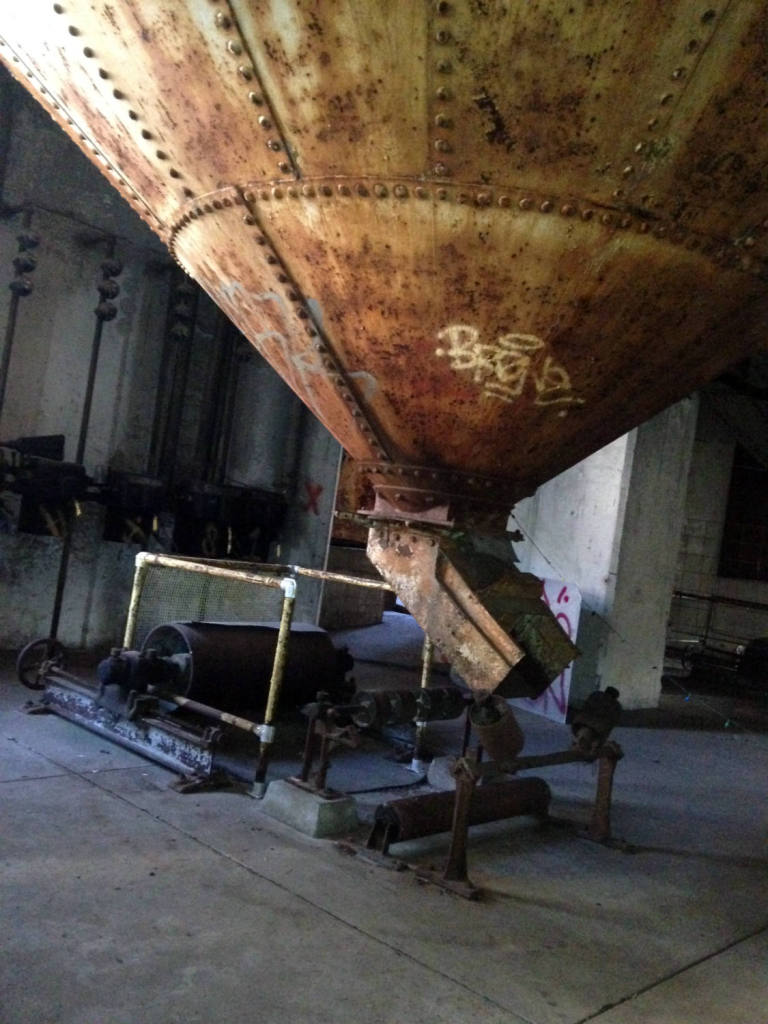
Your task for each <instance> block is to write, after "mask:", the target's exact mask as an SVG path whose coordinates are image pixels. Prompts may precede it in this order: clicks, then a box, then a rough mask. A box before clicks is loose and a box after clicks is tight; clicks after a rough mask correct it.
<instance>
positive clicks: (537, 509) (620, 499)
mask: <svg viewBox="0 0 768 1024" xmlns="http://www.w3.org/2000/svg"><path fill="white" fill-rule="evenodd" d="M695 419H696V402H695V400H692V399H687V400H685V401H684V402H681V403H679V404H678V405H676V406H673V407H672V408H671V409H668V410H667V411H666V412H664V413H661V414H660V415H659V416H657V417H655V418H654V419H652V420H650V421H649V422H648V423H646V424H643V426H641V427H639V428H638V429H637V430H636V431H633V432H632V433H631V434H628V435H626V436H625V437H622V438H619V439H618V440H616V441H614V442H613V443H612V444H610V445H608V446H606V447H605V448H603V449H602V450H601V451H599V452H596V453H595V454H594V455H592V456H591V457H590V458H588V459H586V460H584V462H581V463H579V464H578V465H577V466H574V467H572V468H571V469H570V470H567V471H566V472H565V473H563V474H561V475H560V476H559V477H556V478H555V479H554V480H551V481H549V482H548V483H547V484H545V485H544V486H543V487H541V488H539V490H538V491H537V492H536V494H535V495H534V496H533V497H532V498H529V499H527V501H526V502H521V503H520V505H518V506H517V508H516V509H515V510H514V512H513V515H512V518H511V522H510V527H512V528H514V526H515V525H517V526H519V527H520V529H521V530H522V532H523V533H524V535H525V540H524V541H523V543H521V544H519V545H516V548H515V550H516V552H517V553H518V555H519V557H520V562H521V568H523V569H525V570H527V571H530V572H533V573H535V574H536V575H537V576H541V577H551V578H555V579H563V580H565V581H567V582H570V583H575V584H576V585H577V586H578V587H579V589H580V590H581V592H582V601H583V603H582V612H581V619H580V623H579V634H578V638H577V643H578V646H579V648H580V649H581V651H582V656H581V657H580V658H579V659H577V661H576V664H575V666H574V673H573V680H572V684H571V701H572V703H576V704H578V703H579V702H580V701H582V700H583V699H584V697H585V696H586V695H587V694H588V693H589V692H590V691H591V690H593V689H595V688H596V687H602V688H604V687H605V686H607V685H616V686H618V687H619V689H620V690H621V693H622V702H623V703H624V705H625V706H626V707H646V706H653V705H654V704H655V703H656V702H657V700H658V695H659V692H660V686H661V669H662V663H663V652H664V640H665V628H666V621H667V616H668V610H669V604H670V600H671V596H672V589H673V582H674V574H675V568H676V554H677V550H678V544H679V537H680V531H681V529H682V522H683V510H684V501H685V486H686V481H687V470H688V462H689V460H690V454H691V448H692V444H693V436H694V426H695Z"/></svg>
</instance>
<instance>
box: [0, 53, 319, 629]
mask: <svg viewBox="0 0 768 1024" xmlns="http://www.w3.org/2000/svg"><path fill="white" fill-rule="evenodd" d="M0 94H2V95H1V96H0V98H1V99H2V100H3V103H2V111H3V113H4V115H9V114H10V117H9V116H5V117H4V122H3V129H4V141H5V143H6V144H5V146H4V152H3V159H0V200H1V201H2V207H0V275H1V274H2V273H3V268H5V273H6V274H7V280H8V281H10V279H11V277H12V276H13V269H12V260H13V257H14V256H15V255H16V252H17V241H16V235H17V234H18V231H19V229H20V226H21V214H20V212H19V210H20V208H30V209H31V210H32V211H33V213H32V216H33V223H32V225H31V229H32V230H33V231H35V232H36V233H38V234H39V235H40V236H41V245H40V247H39V249H38V250H37V252H36V255H37V259H38V266H37V269H36V270H35V272H34V273H33V274H32V275H31V277H32V280H33V282H34V291H33V293H32V294H31V295H30V296H28V297H25V298H23V299H21V301H20V304H19V314H18V327H17V332H16V336H15V340H14V347H13V355H12V359H11V365H10V370H9V377H8V386H7V392H6V401H5V405H4V408H3V410H2V416H1V418H0V440H1V439H3V438H4V439H12V438H13V437H17V436H29V435H36V434H46V433H63V434H64V435H65V437H66V451H65V457H66V458H67V459H73V458H74V455H75V450H76V444H77V437H78V433H79V427H80V419H81V412H82V405H83V397H84V392H85V384H86V377H87V370H88V363H89V360H90V352H91V343H92V338H93V331H94V326H95V318H94V316H93V309H94V307H95V306H96V303H97V302H98V298H99V297H98V293H97V290H96V282H97V280H98V279H100V277H101V271H100V263H101V261H102V260H103V258H104V256H105V254H106V251H107V244H108V238H110V237H114V238H115V239H116V251H115V256H116V257H117V258H119V259H120V260H121V261H122V263H123V264H124V270H123V272H122V274H121V275H120V276H119V277H118V282H119V284H120V289H121V291H120V295H119V296H118V298H117V299H116V300H115V301H116V304H117V306H118V315H117V317H116V319H115V320H113V321H111V322H108V323H106V324H105V325H104V331H103V338H102V345H101V353H100V359H99V366H98V375H97V381H96V390H95V394H94V400H93V406H92V412H91V421H90V422H91V426H90V430H89V436H88V443H87V446H86V449H85V457H84V462H85V466H86V469H87V471H88V473H89V474H90V475H91V476H92V477H94V478H95V479H97V480H100V479H102V478H103V477H104V475H105V474H106V471H107V469H108V468H110V467H111V468H114V469H119V470H121V471H126V472H134V473H142V472H144V471H145V468H146V457H147V451H148V447H149V442H150V436H151V426H152V417H153V411H154V408H155V401H156V392H157V383H158V376H159V370H160V360H161V354H162V348H163V338H164V332H165V323H166V310H167V304H168V298H169V286H170V280H171V276H170V270H171V267H172V263H171V260H170V257H169V254H168V253H167V252H166V251H165V249H164V247H163V246H162V245H161V243H160V242H159V240H158V239H157V238H156V237H155V236H154V235H153V234H152V232H151V231H150V230H149V229H148V228H147V227H146V226H145V225H144V224H143V223H142V222H141V221H140V220H139V219H138V218H137V217H136V215H135V214H134V213H133V211H132V210H131V209H130V208H129V207H128V206H127V204H125V203H124V202H123V200H122V199H121V198H120V196H119V195H118V194H117V193H116V192H114V191H113V190H112V189H111V188H110V187H109V185H108V183H107V181H106V179H104V178H103V176H102V175H101V174H100V173H99V172H98V171H97V170H96V168H95V167H93V166H92V165H91V164H90V163H89V162H88V161H87V160H86V159H85V157H83V156H82V154H80V152H79V151H78V150H77V149H76V148H75V147H74V146H73V145H72V144H71V143H70V142H69V141H68V139H67V138H66V137H65V136H64V135H63V134H62V133H61V132H60V131H59V129H58V128H57V127H56V126H55V125H54V124H53V123H52V122H51V121H50V119H49V118H48V117H47V116H46V115H45V114H44V112H43V111H42V110H41V109H40V108H38V107H37V106H36V105H35V104H34V102H33V101H32V100H31V99H30V98H29V97H27V95H26V94H25V93H24V91H23V90H21V89H20V88H19V87H17V86H16V85H15V83H13V82H11V80H10V79H9V78H8V76H7V75H6V74H5V72H2V71H0ZM0 280H2V278H1V277H0ZM10 294H11V293H10V291H9V290H8V289H7V288H6V287H5V286H2V287H0V324H2V325H3V326H4V325H5V322H6V315H7V311H8V304H9V301H10ZM199 312H200V317H199V325H198V333H197V334H196V338H195V342H194V346H193V350H192V362H191V366H190V375H189V388H188V392H187V400H186V402H185V405H184V409H183V415H182V418H181V429H180V434H179V439H178V444H177V446H176V450H175V452H174V454H175V457H176V465H175V467H174V471H175V478H176V479H177V480H178V479H181V478H183V477H185V476H189V475H191V476H192V477H194V475H195V473H196V472H198V471H199V470H200V468H201V467H200V466H199V465H197V462H198V461H199V453H198V452H197V451H196V441H197V431H198V425H199V415H200V407H201V405H202V404H203V402H204V397H205V392H206V382H207V380H208V379H209V378H210V372H211V365H210V358H209V355H208V353H209V350H210V346H209V345H208V344H207V343H206V338H207V339H208V340H210V338H211V337H212V335H213V331H214V329H215V324H214V318H215V312H214V310H213V307H211V305H210V303H209V302H208V300H207V299H206V298H205V297H203V298H202V299H201V306H200V310H199ZM301 410H302V407H301V404H300V403H299V401H298V399H296V398H295V396H294V395H293V393H292V392H290V391H289V390H288V389H287V387H286V386H285V385H284V384H283V382H282V381H281V380H280V378H279V377H278V376H277V375H276V374H275V373H274V372H273V371H272V370H271V368H270V367H269V366H267V364H266V363H265V362H264V361H263V360H262V359H261V357H260V356H258V355H257V354H256V353H255V352H253V353H250V354H246V355H245V356H244V358H242V359H241V361H240V363H239V375H238V378H237V390H236V397H235V412H234V422H233V430H232V447H231V450H230V453H229V460H228V462H227V465H226V467H225V474H224V480H225V482H231V483H236V484H239V485H243V486H253V487H260V488H263V489H267V490H284V491H285V493H286V494H287V495H288V498H289V502H290V511H289V516H288V521H287V525H286V532H285V534H284V536H283V537H281V542H280V545H279V549H278V551H276V552H275V557H279V558H280V559H281V560H283V561H287V562H290V563H299V564H304V565H309V566H312V567H320V566H323V565H324V564H325V558H326V553H327V547H328V535H329V524H330V517H331V515H332V509H333V500H334V494H335V487H336V480H337V473H338V463H339V446H338V445H337V444H336V442H335V441H333V440H332V439H331V438H330V436H329V435H328V434H327V432H326V431H325V430H324V428H322V427H321V426H320V424H319V423H317V421H316V420H315V419H314V418H313V417H312V416H311V415H310V414H306V415H305V414H304V413H303V412H302V411H301ZM0 501H1V502H2V507H0V647H18V646H20V645H21V644H23V643H26V642H27V641H29V640H30V639H34V638H36V637H39V636H42V635H46V634H47V632H48V626H49V621H50V612H51V608H52V605H53V596H54V589H55V580H56V573H57V568H58V562H59V552H60V548H61V542H60V540H58V539H56V538H55V537H53V536H36V535H30V534H26V533H21V532H16V526H17V521H18V509H19V501H18V498H17V497H16V496H14V495H11V494H8V493H4V494H0ZM103 527H104V510H103V508H101V507H100V506H98V505H94V504H92V503H88V502H84V503H82V504H81V514H80V516H79V517H78V518H77V521H76V526H75V533H74V543H73V555H72V560H71V564H70V574H69V581H68V585H67V590H66V598H65V603H64V608H63V611H62V620H61V628H60V634H59V635H60V638H61V639H62V641H63V642H64V643H65V644H66V645H69V646H74V647H84V646H88V647H90V646H109V645H111V644H113V643H116V642H118V641H119V640H120V638H121V636H122V630H123V622H124V617H125V610H126V606H127V600H128V594H129V591H130V585H131V580H132V575H133V562H134V556H135V554H136V552H137V550H138V546H136V545H131V544H124V543H115V542H108V541H104V540H103V539H102V533H103ZM320 590H321V588H319V587H318V586H316V585H312V586H307V587H304V588H302V590H301V592H300V600H299V603H298V607H297V618H301V619H304V620H305V621H315V620H316V617H317V614H318V609H319V600H320ZM230 611H231V609H230ZM246 617H253V616H252V615H246Z"/></svg>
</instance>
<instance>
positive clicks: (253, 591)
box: [133, 564, 283, 649]
mask: <svg viewBox="0 0 768 1024" xmlns="http://www.w3.org/2000/svg"><path fill="white" fill-rule="evenodd" d="M238 568H240V569H242V570H245V571H248V570H250V569H254V570H256V569H258V568H259V567H258V566H249V565H240V566H238ZM282 603H283V593H282V591H281V590H279V589H274V588H272V587H266V586H259V585H258V584H256V583H247V582H245V581H243V580H238V579H230V578H223V577H217V576H204V575H201V574H199V573H194V572H188V571H187V570H185V569H181V568H170V567H169V566H165V565H152V564H149V565H147V566H146V576H145V578H144V582H143V586H142V587H141V591H140V594H139V600H138V612H137V617H136V630H135V634H134V639H133V646H134V647H136V648H137V649H138V648H140V647H141V645H142V643H143V642H144V639H145V637H146V636H147V634H148V633H149V631H150V630H151V629H153V628H154V627H155V626H158V625H160V624H162V623H165V622H178V621H197V622H277V621H279V619H280V612H281V608H282Z"/></svg>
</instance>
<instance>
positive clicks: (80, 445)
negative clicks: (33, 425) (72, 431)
mask: <svg viewBox="0 0 768 1024" xmlns="http://www.w3.org/2000/svg"><path fill="white" fill-rule="evenodd" d="M103 330H104V321H103V320H101V319H100V318H99V319H97V320H96V327H95V329H94V332H93V341H92V342H91V362H90V365H89V366H88V380H87V383H86V385H85V398H84V399H83V412H82V416H81V419H80V433H79V434H78V436H77V451H76V452H75V462H77V463H79V464H80V465H81V466H82V464H83V457H84V455H85V442H86V440H87V438H88V424H89V423H90V419H91V404H92V403H93V389H94V385H95V383H96V369H97V367H98V365H99V352H100V350H101V334H102V331H103Z"/></svg>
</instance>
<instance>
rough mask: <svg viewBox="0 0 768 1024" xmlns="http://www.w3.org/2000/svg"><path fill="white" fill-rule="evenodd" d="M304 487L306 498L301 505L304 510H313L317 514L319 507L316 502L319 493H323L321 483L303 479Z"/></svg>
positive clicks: (318, 498) (318, 513)
mask: <svg viewBox="0 0 768 1024" xmlns="http://www.w3.org/2000/svg"><path fill="white" fill-rule="evenodd" d="M304 488H305V490H306V492H307V500H306V501H305V502H304V504H303V506H302V507H303V508H304V511H305V512H313V513H314V514H315V515H316V516H319V515H320V508H319V506H318V504H317V503H318V501H319V500H320V495H321V494H322V493H323V485H322V484H313V483H312V481H311V480H305V481H304Z"/></svg>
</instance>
